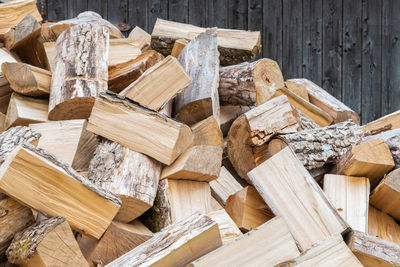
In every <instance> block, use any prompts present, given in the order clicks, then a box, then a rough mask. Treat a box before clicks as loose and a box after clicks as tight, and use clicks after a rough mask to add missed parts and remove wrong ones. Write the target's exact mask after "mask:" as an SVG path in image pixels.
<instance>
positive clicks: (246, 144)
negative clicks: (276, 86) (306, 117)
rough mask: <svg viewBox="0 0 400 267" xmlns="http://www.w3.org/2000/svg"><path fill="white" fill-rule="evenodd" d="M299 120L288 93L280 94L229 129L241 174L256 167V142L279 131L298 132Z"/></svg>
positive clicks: (230, 154) (233, 157)
mask: <svg viewBox="0 0 400 267" xmlns="http://www.w3.org/2000/svg"><path fill="white" fill-rule="evenodd" d="M299 127H300V126H299V122H298V120H297V118H296V117H295V116H294V113H293V109H292V107H291V106H290V104H289V101H288V99H287V97H285V96H279V97H276V98H273V99H271V100H269V101H267V102H265V103H264V104H262V105H260V106H257V107H256V108H253V109H251V110H249V111H248V112H246V113H245V114H243V115H241V116H240V117H239V118H237V119H236V120H235V121H234V123H233V124H232V126H231V129H230V130H229V133H228V145H227V149H228V157H229V160H230V161H231V163H232V165H233V167H234V168H235V170H236V172H237V173H238V174H239V176H240V177H242V178H243V179H245V180H247V181H249V180H248V177H247V172H249V171H250V170H252V169H253V168H255V167H256V165H257V163H256V159H255V157H254V155H253V147H254V146H262V145H263V144H265V143H266V142H268V141H269V139H270V138H271V137H272V136H273V135H276V134H285V133H294V132H297V130H298V129H299Z"/></svg>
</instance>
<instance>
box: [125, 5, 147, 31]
mask: <svg viewBox="0 0 400 267" xmlns="http://www.w3.org/2000/svg"><path fill="white" fill-rule="evenodd" d="M128 7H129V9H128V24H129V25H131V27H132V29H133V28H134V27H135V26H139V27H140V28H142V29H143V30H145V31H147V32H148V30H149V25H148V22H149V20H148V17H147V16H148V13H149V12H148V6H147V1H143V0H128Z"/></svg>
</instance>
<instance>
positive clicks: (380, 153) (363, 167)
mask: <svg viewBox="0 0 400 267" xmlns="http://www.w3.org/2000/svg"><path fill="white" fill-rule="evenodd" d="M393 167H394V161H393V157H392V154H391V153H390V150H389V146H388V145H387V144H386V143H385V142H384V141H383V140H382V139H380V138H377V139H374V140H371V141H367V142H364V143H362V144H359V145H356V146H353V147H352V148H351V149H349V150H348V151H347V152H346V154H344V155H343V156H342V157H341V158H340V159H339V161H338V162H337V164H336V166H335V167H334V169H333V170H332V172H333V173H337V174H344V175H351V176H361V177H368V178H369V180H370V184H371V188H375V186H376V185H377V184H378V183H379V181H380V179H381V178H382V177H383V176H384V175H385V173H387V172H388V171H390V170H391V169H392V168H393Z"/></svg>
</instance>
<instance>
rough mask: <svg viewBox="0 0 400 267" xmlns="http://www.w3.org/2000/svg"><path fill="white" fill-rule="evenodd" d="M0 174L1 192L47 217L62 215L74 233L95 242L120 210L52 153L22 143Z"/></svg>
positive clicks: (110, 196)
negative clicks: (93, 239)
mask: <svg viewBox="0 0 400 267" xmlns="http://www.w3.org/2000/svg"><path fill="white" fill-rule="evenodd" d="M21 170H23V171H21ZM0 175H1V177H0V189H1V191H2V192H4V193H6V194H7V195H9V196H10V197H12V198H14V199H16V200H17V201H19V202H21V203H24V205H26V206H28V207H30V208H33V209H35V210H37V211H38V212H40V213H42V214H43V215H44V216H46V217H51V216H65V217H66V218H67V220H68V223H69V224H70V225H71V227H72V228H73V229H74V230H77V231H82V232H84V233H86V234H88V235H90V236H93V237H94V238H97V239H98V238H100V237H101V236H102V234H103V233H104V231H105V230H106V229H107V227H108V225H109V224H110V223H111V221H112V219H113V218H114V216H115V214H116V213H117V212H118V209H119V207H120V199H119V198H118V197H117V196H116V195H114V194H112V193H110V192H107V191H105V190H103V189H101V188H99V187H97V186H96V185H94V184H92V183H91V182H90V181H89V180H88V179H86V178H85V177H83V176H81V175H80V174H78V173H77V172H76V171H75V170H74V169H72V168H71V167H70V166H69V165H67V164H65V163H63V162H61V161H60V160H59V159H58V158H57V157H56V156H54V155H53V154H51V153H49V152H46V151H44V150H42V149H40V148H34V147H33V146H31V145H25V144H24V145H22V147H21V146H19V147H18V148H16V149H15V150H14V151H13V152H12V153H10V154H9V155H8V157H7V158H6V160H5V161H4V162H3V164H2V166H1V167H0ZM55 179H56V181H57V182H56V183H55ZM37 192H40V194H38V193H37Z"/></svg>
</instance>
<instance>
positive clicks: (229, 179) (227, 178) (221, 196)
mask: <svg viewBox="0 0 400 267" xmlns="http://www.w3.org/2000/svg"><path fill="white" fill-rule="evenodd" d="M210 187H211V194H212V196H213V197H214V198H215V199H216V200H217V201H218V203H219V204H221V205H222V206H223V207H225V205H226V201H227V199H228V197H229V196H230V195H233V194H235V193H237V192H238V191H240V190H242V189H243V186H241V185H240V184H239V183H238V182H237V181H236V179H235V178H234V177H233V176H232V174H231V173H230V172H229V171H228V170H227V169H226V168H225V167H224V166H222V167H221V171H220V173H219V176H218V178H217V179H215V180H213V181H210Z"/></svg>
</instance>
